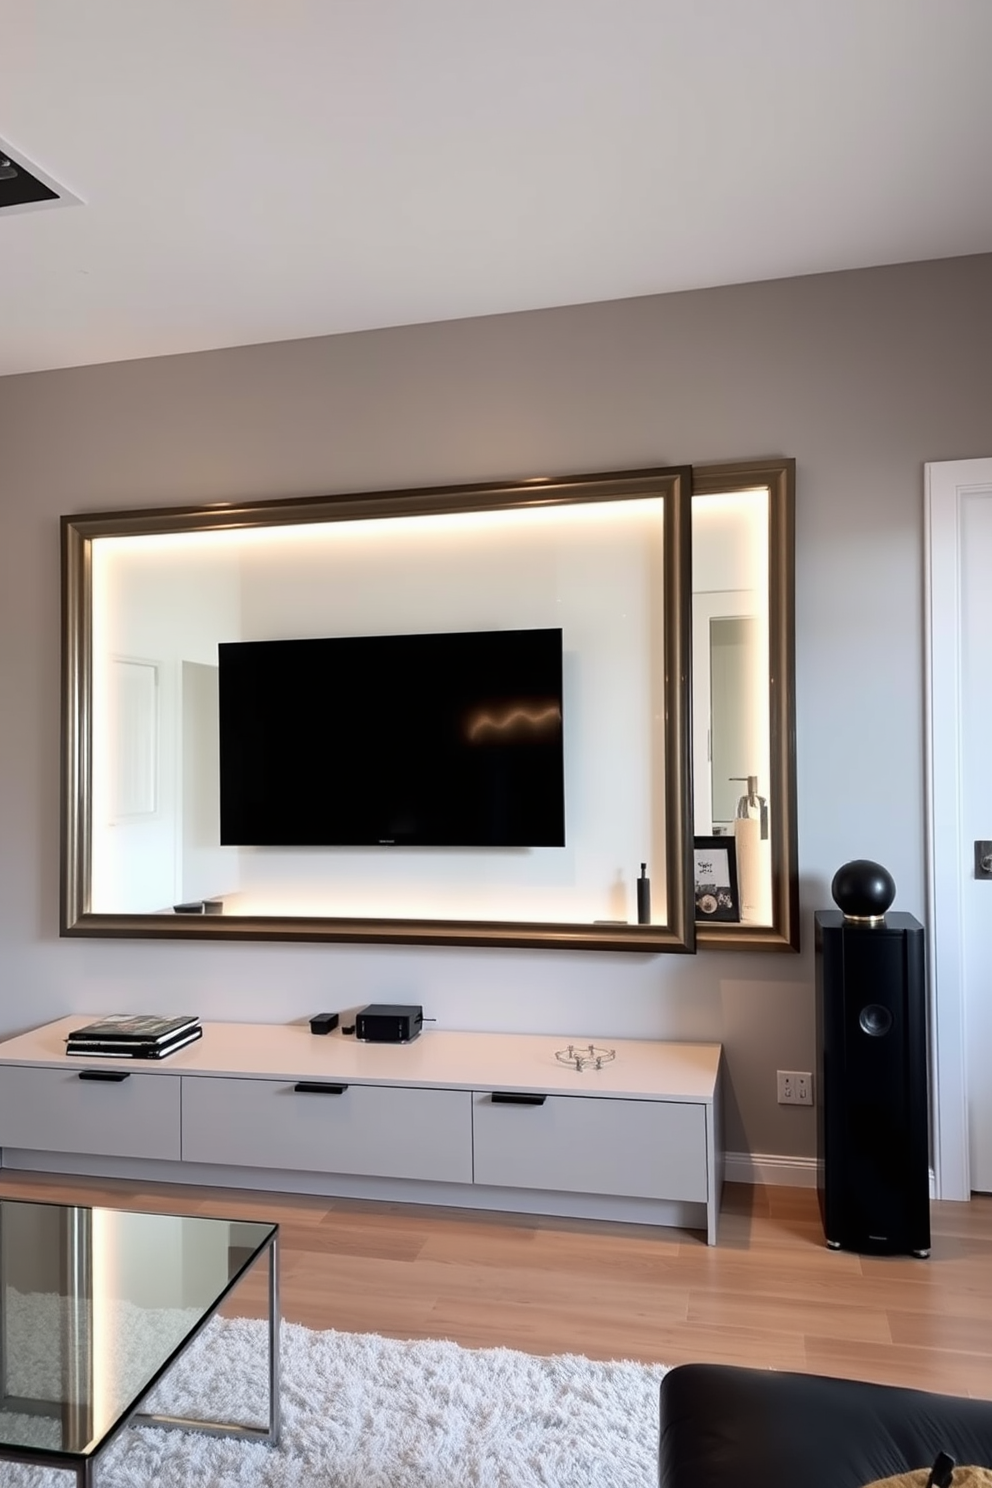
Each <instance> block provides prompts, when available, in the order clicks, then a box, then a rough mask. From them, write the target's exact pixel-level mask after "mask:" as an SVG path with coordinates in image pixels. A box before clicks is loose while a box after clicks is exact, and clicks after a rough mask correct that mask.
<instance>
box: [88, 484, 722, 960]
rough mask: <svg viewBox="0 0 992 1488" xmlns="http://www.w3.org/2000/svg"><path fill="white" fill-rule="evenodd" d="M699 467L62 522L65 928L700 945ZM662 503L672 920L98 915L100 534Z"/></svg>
mask: <svg viewBox="0 0 992 1488" xmlns="http://www.w3.org/2000/svg"><path fill="white" fill-rule="evenodd" d="M692 489H693V473H692V471H691V469H690V468H689V467H688V466H683V467H669V468H664V469H657V470H639V471H625V472H617V473H612V474H605V475H589V476H576V477H567V478H562V479H552V480H541V481H524V482H517V483H513V484H496V483H493V484H484V485H471V486H457V487H450V486H449V487H436V488H426V489H416V490H406V491H403V490H401V491H385V492H373V493H370V494H365V495H362V494H358V495H354V494H353V495H342V496H321V497H310V498H302V499H298V500H292V499H290V500H277V501H262V502H251V503H245V504H240V503H231V504H221V505H215V506H207V507H202V506H201V507H197V506H187V507H177V508H165V509H161V508H160V509H152V510H144V511H142V510H139V511H114V512H96V513H91V514H84V515H80V516H64V517H63V518H62V642H63V649H62V759H63V766H62V810H61V825H62V867H61V925H60V930H61V934H62V935H67V936H100V937H127V938H148V939H168V940H172V939H183V940H201V939H207V940H211V941H213V940H225V939H227V940H285V941H301V940H302V941H345V942H364V943H379V944H383V943H397V944H407V945H465V946H518V947H532V948H533V947H556V948H558V949H562V950H603V951H639V952H642V953H643V952H658V951H692V950H693V949H694V947H695V935H696V932H695V924H694V906H693V895H692V880H691V870H690V865H691V842H692V802H691V780H690V774H691V768H690V750H689V730H690V703H689V665H690V663H689V650H690V644H691V634H690V631H691V626H690V614H691V610H690V606H691V592H690V568H691V551H690V543H691V494H692ZM639 496H650V497H654V498H659V497H661V498H663V500H664V530H663V559H662V562H663V575H664V594H663V602H662V616H663V624H664V636H663V643H662V649H663V655H664V680H663V701H664V709H665V718H664V740H665V779H664V800H665V820H666V824H667V830H666V846H665V882H666V895H667V903H668V921H667V923H665V924H651V925H634V924H617V925H602V924H596V923H591V924H588V925H586V924H582V923H571V922H565V923H531V922H524V921H488V920H483V921H480V920H440V919H422V920H421V919H373V918H332V917H316V916H306V917H303V916H301V917H296V916H292V915H286V916H282V915H230V916H227V915H216V916H215V915H204V916H196V915H183V916H177V917H175V918H170V917H169V916H168V915H167V914H116V913H96V912H93V911H92V909H91V907H90V905H91V872H92V843H93V833H92V810H93V801H92V780H93V758H92V738H93V657H92V637H93V590H92V545H93V543H94V542H95V541H96V540H97V539H100V538H106V537H128V536H141V537H149V536H157V535H161V534H166V533H190V532H211V531H221V530H224V529H235V528H266V527H288V526H291V525H298V524H303V523H330V522H339V521H347V520H356V519H362V520H367V519H370V518H378V517H391V518H396V517H413V516H426V515H438V514H443V513H469V512H485V511H496V510H500V509H511V508H517V509H526V508H540V507H548V506H551V505H565V504H574V503H589V502H607V501H612V500H628V501H629V500H630V499H632V498H636V497H639Z"/></svg>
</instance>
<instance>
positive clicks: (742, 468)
mask: <svg viewBox="0 0 992 1488" xmlns="http://www.w3.org/2000/svg"><path fill="white" fill-rule="evenodd" d="M755 486H767V487H768V498H769V500H768V651H769V656H768V664H769V665H768V669H769V684H770V686H769V691H770V697H769V707H770V712H771V717H770V734H769V743H770V755H771V781H770V784H769V799H770V801H771V803H772V805H773V810H772V812H771V829H770V830H771V846H772V923H771V925H770V926H764V925H734V924H721V925H717V924H706V925H700V924H697V925H696V945H697V946H698V947H699V948H703V947H707V948H708V947H716V948H719V949H721V950H728V951H742V950H761V951H798V950H799V924H800V916H799V841H798V829H797V820H796V818H797V811H796V561H795V558H796V462H795V460H791V459H789V460H785V459H781V460H752V461H743V462H742V461H734V462H731V463H728V464H721V465H694V466H693V468H692V494H693V496H694V497H697V496H702V497H705V496H717V495H721V496H725V495H728V494H732V493H733V492H734V491H748V490H753V489H754V487H755Z"/></svg>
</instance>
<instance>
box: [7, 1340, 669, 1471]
mask: <svg viewBox="0 0 992 1488" xmlns="http://www.w3.org/2000/svg"><path fill="white" fill-rule="evenodd" d="M265 1330H266V1324H264V1323H262V1322H256V1321H253V1320H247V1319H237V1320H226V1319H215V1320H214V1321H213V1322H212V1323H211V1324H210V1325H209V1327H208V1328H207V1329H205V1330H204V1332H203V1334H202V1335H201V1336H200V1338H199V1339H198V1340H197V1341H196V1343H195V1344H194V1345H193V1346H192V1347H191V1348H190V1349H189V1351H188V1352H187V1353H186V1355H185V1356H184V1357H182V1358H180V1359H179V1360H178V1361H177V1363H176V1364H175V1365H174V1366H173V1369H172V1370H171V1372H170V1374H169V1375H168V1376H166V1378H165V1379H163V1380H162V1381H161V1382H160V1384H159V1385H158V1387H157V1388H156V1390H155V1392H154V1393H153V1395H151V1396H150V1397H149V1399H148V1402H147V1403H146V1406H145V1409H147V1410H157V1411H159V1412H162V1413H164V1414H171V1415H179V1416H181V1415H192V1416H198V1417H200V1418H202V1419H211V1418H213V1419H223V1420H227V1421H230V1420H240V1421H247V1422H251V1423H255V1424H260V1423H262V1422H263V1421H264V1420H265V1417H266V1400H267V1394H266V1367H267V1366H266V1357H267V1350H266V1342H265ZM281 1337H282V1346H281V1369H282V1433H281V1439H280V1442H279V1445H278V1446H277V1447H267V1446H264V1445H262V1444H261V1443H258V1442H250V1441H237V1440H233V1439H231V1438H224V1437H212V1436H207V1435H204V1434H198V1433H196V1432H192V1431H190V1432H186V1431H165V1430H160V1429H156V1428H154V1427H130V1428H128V1429H127V1430H125V1431H124V1432H122V1433H121V1435H120V1436H119V1437H118V1438H117V1439H116V1441H114V1442H113V1443H112V1444H111V1445H110V1446H109V1447H108V1448H107V1449H106V1451H105V1452H104V1453H103V1454H102V1455H101V1457H100V1458H99V1459H98V1463H99V1465H98V1469H97V1477H98V1480H99V1488H153V1485H154V1488H186V1485H190V1488H194V1485H195V1488H456V1485H457V1488H655V1485H656V1484H657V1454H658V1385H659V1382H660V1380H661V1377H662V1375H663V1374H664V1372H665V1371H664V1369H663V1368H662V1367H661V1366H660V1365H653V1366H652V1365H643V1364H635V1363H630V1362H626V1361H621V1362H615V1363H606V1364H603V1363H596V1362H595V1361H593V1360H590V1359H586V1358H583V1357H581V1356H579V1355H575V1354H560V1355H557V1356H554V1357H551V1358H539V1357H536V1356H533V1355H530V1354H523V1353H517V1352H515V1351H514V1350H511V1349H464V1348H461V1347H459V1345H458V1344H455V1343H446V1342H439V1341H428V1342H417V1341H411V1342H407V1343H400V1342H396V1341H394V1340H392V1339H388V1338H379V1337H377V1336H376V1335H374V1334H365V1333H337V1332H323V1333H318V1332H314V1331H312V1330H311V1329H309V1328H303V1327H300V1326H298V1325H297V1324H294V1323H284V1324H283V1325H282V1335H281ZM0 1432H2V1425H0ZM70 1482H71V1478H70V1477H69V1476H68V1475H67V1474H65V1473H63V1472H56V1471H53V1470H51V1469H44V1468H38V1467H30V1466H22V1465H19V1464H14V1463H0V1484H2V1485H3V1488H64V1485H66V1484H67V1483H70Z"/></svg>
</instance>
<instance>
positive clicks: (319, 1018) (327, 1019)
mask: <svg viewBox="0 0 992 1488" xmlns="http://www.w3.org/2000/svg"><path fill="white" fill-rule="evenodd" d="M337 1026H338V1015H337V1013H315V1014H314V1016H313V1017H312V1018H311V1019H310V1032H311V1033H330V1031H331V1029H332V1028H337Z"/></svg>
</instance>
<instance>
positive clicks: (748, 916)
mask: <svg viewBox="0 0 992 1488" xmlns="http://www.w3.org/2000/svg"><path fill="white" fill-rule="evenodd" d="M793 481H794V474H793V466H792V462H791V461H782V462H768V463H767V464H746V465H740V466H733V465H727V466H719V467H696V468H695V469H694V471H693V510H692V540H693V579H692V616H693V619H692V636H693V686H692V733H693V746H692V758H693V825H694V843H695V846H694V853H693V883H694V889H695V914H696V923H697V933H698V938H699V943H700V944H713V945H723V946H731V945H732V946H733V947H734V948H735V949H740V948H742V947H743V946H745V945H756V946H759V947H761V948H764V949H774V948H783V949H790V948H791V949H798V893H797V888H796V883H797V874H796V850H795V741H794V735H795V727H794V721H793V720H794V695H793V694H794V678H793V670H794V665H793V655H794V639H793V624H794V621H793V599H792V596H793V553H792V541H793V539H792V533H793Z"/></svg>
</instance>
